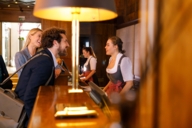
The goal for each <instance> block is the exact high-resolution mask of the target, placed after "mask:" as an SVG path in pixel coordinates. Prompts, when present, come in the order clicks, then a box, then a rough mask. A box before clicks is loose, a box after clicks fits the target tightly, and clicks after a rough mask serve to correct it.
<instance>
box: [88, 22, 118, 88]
mask: <svg viewBox="0 0 192 128" xmlns="http://www.w3.org/2000/svg"><path fill="white" fill-rule="evenodd" d="M91 29H92V30H91V36H90V37H91V46H92V47H93V49H94V51H95V54H96V56H97V76H98V78H99V82H100V86H105V85H106V84H107V82H108V78H107V76H106V67H107V65H108V59H109V56H107V55H106V52H105V45H106V42H107V39H108V37H110V36H114V35H115V25H114V24H113V23H110V22H97V23H92V26H91Z"/></svg>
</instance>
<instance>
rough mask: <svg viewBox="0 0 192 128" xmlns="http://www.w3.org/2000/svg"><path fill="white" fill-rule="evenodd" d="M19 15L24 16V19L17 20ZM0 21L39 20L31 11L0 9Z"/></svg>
mask: <svg viewBox="0 0 192 128" xmlns="http://www.w3.org/2000/svg"><path fill="white" fill-rule="evenodd" d="M19 16H25V20H24V21H19V19H18V18H19ZM0 21H6V22H41V20H40V19H39V18H36V17H34V16H33V11H23V12H21V11H19V10H18V11H16V10H14V11H13V10H0Z"/></svg>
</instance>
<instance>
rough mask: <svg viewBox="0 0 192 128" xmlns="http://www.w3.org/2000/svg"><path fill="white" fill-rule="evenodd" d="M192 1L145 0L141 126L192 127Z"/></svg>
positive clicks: (142, 18) (142, 31) (139, 122)
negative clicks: (191, 98)
mask: <svg viewBox="0 0 192 128" xmlns="http://www.w3.org/2000/svg"><path fill="white" fill-rule="evenodd" d="M191 5H192V1H191V0H185V1H175V0H169V1H166V0H161V1H158V0H152V1H151V0H141V10H142V12H141V37H142V38H141V50H142V51H145V52H143V55H142V62H143V63H142V65H141V66H142V75H143V76H142V83H141V89H140V96H139V98H140V100H139V108H140V112H139V114H138V117H139V119H140V120H139V121H138V124H139V128H146V127H147V128H191V127H192V122H191V118H192V109H191V108H192V100H190V97H191V96H192V93H191V90H192V86H191V85H192V80H191V78H192V73H191V71H192V66H191V65H192V43H191V33H192V10H191Z"/></svg>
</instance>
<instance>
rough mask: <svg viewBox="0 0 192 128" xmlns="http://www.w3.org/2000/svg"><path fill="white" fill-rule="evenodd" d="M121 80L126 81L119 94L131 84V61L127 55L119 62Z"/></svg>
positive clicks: (128, 88)
mask: <svg viewBox="0 0 192 128" xmlns="http://www.w3.org/2000/svg"><path fill="white" fill-rule="evenodd" d="M120 67H121V73H122V76H123V80H124V81H125V82H126V84H125V86H124V87H123V89H122V90H121V92H120V94H123V93H125V92H127V91H129V90H130V89H131V87H132V86H133V74H132V63H131V60H130V59H129V58H128V57H124V58H123V59H122V61H121V64H120Z"/></svg>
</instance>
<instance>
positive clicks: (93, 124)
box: [28, 85, 109, 128]
mask: <svg viewBox="0 0 192 128" xmlns="http://www.w3.org/2000/svg"><path fill="white" fill-rule="evenodd" d="M69 88H71V87H69V86H65V85H56V86H41V87H40V88H39V91H38V95H37V98H36V102H35V105H34V108H33V111H32V114H31V118H30V122H29V125H28V128H104V127H106V125H107V123H108V122H109V119H108V118H107V116H106V115H105V114H104V113H103V112H102V110H101V109H100V108H99V107H98V106H97V105H96V104H95V103H94V102H93V100H92V99H91V98H90V97H89V95H88V94H87V93H86V92H83V93H68V89H69ZM56 103H64V104H69V103H70V104H73V103H79V104H82V103H87V104H90V105H91V106H92V107H93V108H94V109H95V110H96V111H97V113H98V114H99V115H98V116H97V117H81V118H80V117H75V118H74V117H73V118H71V117H70V118H61V119H58V118H55V117H54V114H55V104H56Z"/></svg>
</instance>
